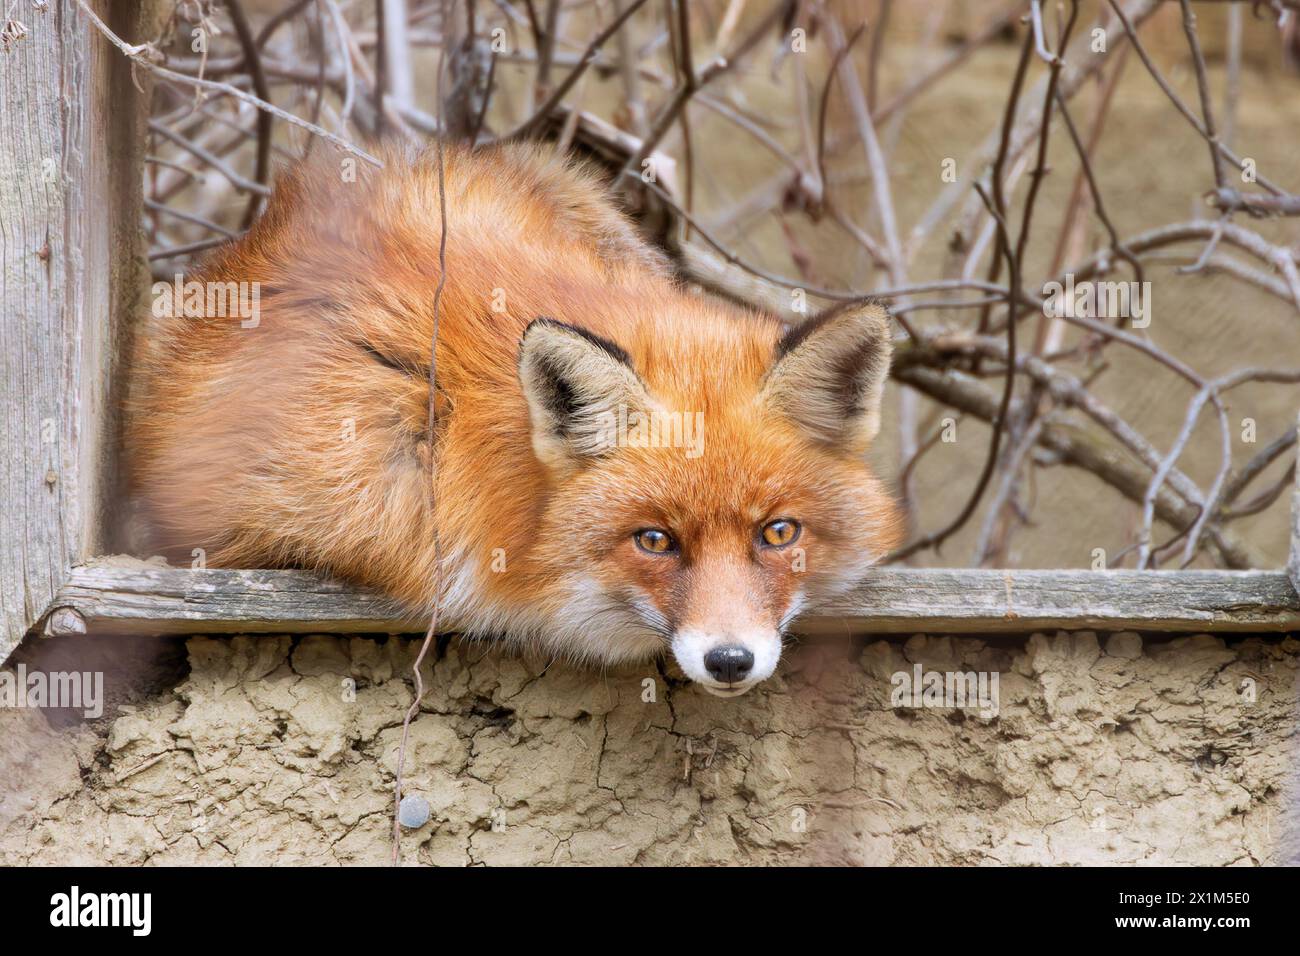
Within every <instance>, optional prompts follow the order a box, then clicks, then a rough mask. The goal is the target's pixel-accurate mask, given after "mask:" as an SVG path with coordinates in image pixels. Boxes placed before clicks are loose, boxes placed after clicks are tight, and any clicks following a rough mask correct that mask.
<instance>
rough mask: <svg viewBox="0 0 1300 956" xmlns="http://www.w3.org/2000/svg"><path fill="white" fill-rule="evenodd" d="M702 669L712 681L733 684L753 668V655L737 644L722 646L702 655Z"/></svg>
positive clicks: (746, 675)
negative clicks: (703, 668) (708, 674)
mask: <svg viewBox="0 0 1300 956" xmlns="http://www.w3.org/2000/svg"><path fill="white" fill-rule="evenodd" d="M704 667H705V669H706V670H708V672H709V673H710V674H712V675H713V679H714V680H717V681H720V682H721V683H723V684H734V683H736V682H737V681H742V680H744V679H745V678H746V677H748V676H749V672H750V671H751V670H753V668H754V654H753V652H752V651H750V650H749V649H748V648H745V647H741V646H740V645H739V644H723V645H722V646H721V647H715V648H713V650H711V651H709V653H707V654H705V655H704Z"/></svg>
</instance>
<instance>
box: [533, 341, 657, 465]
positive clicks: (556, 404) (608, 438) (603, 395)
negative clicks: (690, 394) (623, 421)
mask: <svg viewBox="0 0 1300 956" xmlns="http://www.w3.org/2000/svg"><path fill="white" fill-rule="evenodd" d="M519 382H520V384H521V385H522V386H523V391H524V398H525V399H527V401H528V415H529V418H530V420H531V422H532V428H533V451H534V452H535V453H536V455H537V457H538V459H539V460H540V461H541V462H542V464H544V465H546V466H547V467H548V468H551V469H553V470H560V471H567V470H571V469H572V468H574V467H576V466H577V465H578V464H579V463H580V462H581V461H582V460H583V459H586V458H592V457H595V456H598V455H601V454H604V453H605V452H607V451H609V450H610V449H611V448H613V447H614V441H615V438H616V435H617V432H616V426H617V422H618V416H619V410H620V406H622V407H623V408H624V409H627V410H632V411H636V412H644V411H647V410H649V409H650V407H651V404H652V403H651V399H650V396H649V394H648V393H647V392H646V388H645V384H644V383H643V382H642V381H641V379H640V377H639V376H638V375H637V374H636V372H635V371H634V370H633V369H632V360H631V358H630V357H629V356H628V354H627V353H626V352H625V351H623V350H622V349H621V348H619V347H618V346H617V345H615V344H614V343H613V342H610V341H609V340H608V339H604V338H601V337H600V336H599V335H596V334H595V333H593V332H588V331H587V330H586V329H580V328H578V327H577V326H574V325H568V324H566V323H564V322H557V321H555V320H554V319H535V320H534V321H533V322H531V323H529V325H528V328H526V329H525V330H524V336H523V339H522V340H521V341H520V343H519Z"/></svg>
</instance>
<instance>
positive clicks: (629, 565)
mask: <svg viewBox="0 0 1300 956" xmlns="http://www.w3.org/2000/svg"><path fill="white" fill-rule="evenodd" d="M736 324H741V325H746V326H747V327H746V328H745V329H744V330H743V331H741V332H739V333H737V332H734V331H729V332H726V333H718V334H719V335H721V336H722V339H721V340H719V339H718V338H716V337H715V338H713V339H709V337H708V333H704V334H703V338H702V339H701V338H700V337H699V334H698V333H696V338H695V339H694V340H693V341H694V344H693V345H692V343H691V342H687V343H683V342H682V341H681V339H682V338H683V335H682V332H681V330H682V326H681V324H680V323H678V324H677V325H676V326H672V325H662V326H660V327H658V328H657V329H656V328H655V327H654V326H653V324H652V325H651V328H650V330H649V331H648V332H647V331H645V330H644V329H642V330H641V331H639V332H637V333H635V334H636V336H637V339H638V340H637V341H635V342H629V343H627V346H628V347H626V348H625V347H624V344H623V343H618V342H613V341H609V340H607V339H605V338H604V337H602V336H600V335H597V334H594V333H593V332H591V331H588V330H585V329H582V328H578V327H575V326H573V325H568V324H565V323H561V322H556V321H553V320H549V319H538V320H536V321H534V322H532V323H531V324H530V325H529V326H528V328H527V329H526V331H525V332H524V334H523V337H522V340H521V343H520V350H519V378H520V383H521V385H522V389H523V393H524V396H525V399H526V401H527V405H528V413H529V419H530V424H531V430H532V445H533V451H534V452H535V454H536V456H537V458H538V460H539V461H540V462H541V463H542V465H543V467H544V469H545V470H546V472H547V473H548V476H549V479H550V484H551V488H550V492H549V494H548V495H547V496H546V499H545V504H544V505H543V507H542V513H541V514H540V516H539V518H538V521H537V524H536V528H537V537H536V540H535V544H536V548H535V552H534V553H535V559H536V560H537V561H538V562H539V567H540V568H541V569H542V570H543V572H544V574H545V575H547V576H548V577H550V579H551V580H554V581H562V582H563V586H562V588H561V589H560V590H561V591H562V596H561V597H560V598H558V599H557V600H558V602H559V606H558V607H557V609H556V613H557V614H558V615H559V616H561V617H563V618H564V619H565V621H566V626H567V627H568V629H569V630H570V631H572V630H574V629H575V628H580V629H581V630H582V632H583V635H584V636H583V637H582V638H581V639H582V640H584V641H587V642H593V641H594V642H598V647H595V648H593V647H591V646H590V645H589V646H587V647H586V648H583V650H585V651H586V652H587V653H588V654H591V655H592V656H596V657H599V658H601V659H604V660H607V661H614V660H621V659H628V658H632V657H639V656H646V655H647V652H649V653H655V652H659V651H662V650H664V649H671V651H672V654H673V656H674V657H675V658H676V660H677V663H678V664H679V665H680V667H681V669H682V670H683V671H684V672H685V673H686V675H687V676H688V677H690V678H691V679H692V680H694V681H696V682H698V683H700V684H702V685H703V686H704V687H705V688H706V689H708V690H709V691H711V692H712V693H715V694H718V695H720V696H736V695H739V694H743V693H744V692H746V691H747V690H749V689H750V688H752V687H753V686H754V685H756V684H757V683H759V682H760V681H762V680H764V679H765V678H767V677H769V676H770V675H771V674H772V672H773V670H774V669H775V668H776V665H777V662H778V660H779V658H780V656H781V648H782V638H783V634H784V632H785V631H786V629H787V628H788V626H789V625H790V623H791V622H792V621H793V620H794V618H795V617H796V616H797V615H798V614H799V612H800V611H801V610H802V609H804V608H805V607H808V606H810V605H815V604H816V603H818V602H821V601H824V600H826V599H827V598H829V597H831V596H833V595H835V594H837V593H841V592H843V591H845V590H847V589H848V588H850V587H851V586H852V585H854V584H855V583H856V582H858V581H859V580H860V579H861V578H862V577H863V574H864V572H865V571H866V569H867V568H868V567H870V566H871V565H872V564H873V563H874V562H875V561H877V560H878V559H879V558H880V557H881V556H882V555H884V554H885V553H886V552H888V551H889V550H890V549H891V548H892V547H894V546H895V545H896V544H897V542H898V536H899V532H900V528H899V525H900V522H899V520H898V511H897V508H896V505H895V504H894V502H893V500H892V498H891V497H890V495H889V494H888V493H887V491H886V490H885V489H884V487H883V486H882V484H881V483H880V482H879V481H878V480H877V479H876V478H875V476H874V475H873V474H872V472H871V471H870V469H869V468H868V466H867V464H866V461H865V453H866V451H867V449H868V447H869V445H870V444H871V442H872V440H873V439H874V438H875V436H876V433H877V431H878V430H879V428H880V405H881V395H882V391H883V388H884V381H885V378H886V375H887V373H888V369H889V360H890V336H889V323H888V317H887V314H886V313H885V311H884V309H882V308H880V307H878V306H874V305H871V306H866V307H863V306H858V307H856V308H852V309H842V310H838V311H833V312H830V313H827V314H825V315H823V316H821V317H819V318H816V319H813V320H811V321H809V322H807V323H805V324H803V325H800V326H798V327H796V328H794V329H792V330H790V331H788V332H785V333H784V334H782V331H781V328H780V326H779V325H778V324H777V323H775V322H766V321H765V322H762V323H736ZM674 330H676V335H675V337H674ZM629 334H632V333H629ZM656 337H657V338H656ZM633 355H635V356H636V358H635V359H634V358H633Z"/></svg>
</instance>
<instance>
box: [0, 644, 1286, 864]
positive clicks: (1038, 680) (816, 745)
mask: <svg viewBox="0 0 1300 956" xmlns="http://www.w3.org/2000/svg"><path fill="white" fill-rule="evenodd" d="M92 648H93V649H96V650H95V652H96V653H99V654H101V655H104V658H103V661H102V666H103V669H104V670H105V672H106V681H107V683H108V691H109V697H110V700H109V702H108V705H107V709H106V711H105V713H104V716H103V717H101V718H99V719H98V720H91V721H85V720H81V719H80V718H79V717H77V716H76V715H71V714H68V713H67V712H63V711H41V710H33V709H14V708H9V709H0V863H4V864H59V863H72V864H97V863H108V864H119V865H121V864H128V865H129V864H144V863H168V864H188V863H211V864H230V863H234V864H263V863H276V864H294V863H306V864H333V863H342V864H381V863H385V862H386V861H387V859H388V854H389V846H390V844H389V833H390V826H391V823H390V821H391V797H392V785H393V771H394V767H395V762H396V753H397V747H398V740H399V737H400V733H401V720H402V716H403V713H404V712H405V710H406V708H407V706H408V705H409V703H410V702H411V699H412V693H413V690H412V684H411V682H410V681H409V680H408V679H407V678H408V677H409V674H410V662H411V660H412V658H413V655H414V653H415V651H416V649H417V642H414V641H411V640H406V639H398V638H388V639H384V638H377V639H376V638H364V637H359V638H347V637H330V636H310V637H303V638H290V637H238V638H233V639H227V638H221V639H214V638H205V637H194V638H189V639H172V640H165V641H149V640H143V639H140V640H134V641H133V640H126V639H124V640H119V641H113V642H108V641H107V640H103V639H96V640H95V641H86V640H84V639H83V640H82V641H80V642H76V641H40V642H36V644H35V645H34V646H29V647H28V648H25V649H24V651H23V652H21V654H20V656H19V658H18V659H16V660H15V661H11V663H10V668H11V669H12V668H13V667H14V666H16V665H17V664H18V663H19V662H25V663H26V666H27V667H28V668H29V669H30V668H36V667H44V668H47V669H51V670H53V669H58V668H60V667H63V668H67V669H71V668H73V667H78V666H79V667H81V668H83V669H84V668H91V667H94V666H99V665H96V664H95V662H94V661H93V660H88V655H89V654H90V653H91V652H92V651H91V649H92ZM1298 662H1300V643H1298V642H1297V641H1296V640H1294V639H1293V638H1278V637H1267V638H1255V637H1248V638H1242V639H1232V640H1230V641H1228V642H1226V643H1225V641H1224V640H1221V639H1219V638H1217V637H1212V636H1208V635H1201V636H1197V637H1183V638H1175V639H1164V638H1151V639H1147V640H1145V641H1144V640H1143V639H1142V638H1140V637H1139V636H1137V635H1134V634H1123V635H1100V636H1099V635H1094V634H1092V633H1086V632H1085V633H1074V634H1064V633H1062V634H1057V635H1034V636H1032V637H1030V638H1028V639H1026V638H1025V637H1023V636H1020V637H1010V636H1008V637H997V638H987V639H980V640H976V639H971V638H949V637H937V638H936V637H925V636H916V637H913V638H911V639H908V640H903V639H899V640H871V641H868V642H866V643H864V644H859V645H857V646H856V647H854V648H845V647H839V648H831V647H829V646H823V645H806V646H803V647H799V648H795V649H794V650H793V651H791V652H790V653H789V655H788V659H787V660H786V662H785V663H784V664H783V666H782V668H781V670H780V671H779V672H778V674H777V676H776V677H775V678H773V679H772V680H771V681H769V682H768V683H767V684H765V685H763V686H761V687H760V688H758V689H757V690H756V691H754V692H751V693H750V694H749V695H747V696H745V697H742V698H739V699H737V700H720V699H717V698H713V697H710V696H708V695H707V694H705V693H703V692H702V691H701V690H699V689H698V688H696V687H694V686H692V685H690V684H689V683H686V682H684V681H682V680H681V679H680V675H674V673H673V672H671V671H668V672H665V671H664V670H663V669H662V668H660V667H659V666H657V665H647V666H643V667H639V668H630V669H624V670H620V671H617V672H611V673H605V674H601V673H597V672H594V671H581V670H576V669H572V668H569V667H567V666H565V665H563V664H559V663H555V664H552V665H550V666H549V667H547V666H546V662H545V661H529V660H525V659H518V658H512V657H509V656H506V655H504V654H501V653H498V652H497V651H494V650H492V649H490V648H488V647H486V646H484V645H472V644H457V643H453V644H451V645H450V646H449V647H447V648H446V649H445V650H444V652H443V653H442V655H441V656H440V657H439V658H438V659H437V660H436V661H432V662H430V663H428V664H427V665H426V673H425V684H426V688H427V696H426V698H425V701H424V706H423V709H422V711H421V713H420V714H419V716H418V717H417V719H416V720H415V721H414V722H413V723H412V726H411V737H410V744H409V747H408V752H407V757H406V792H407V793H414V794H419V795H420V796H422V797H424V798H425V799H426V800H427V802H428V804H429V806H430V808H431V810H432V816H431V819H430V820H429V822H428V823H426V824H425V825H424V826H423V827H420V828H419V829H416V830H409V831H406V832H405V833H404V835H403V844H402V855H403V860H404V861H405V862H407V863H416V862H418V863H423V864H437V865H453V866H460V865H466V864H474V863H485V864H547V863H581V864H631V863H639V864H671V865H690V864H756V863H764V864H792V863H850V864H858V863H862V864H990V863H1042V864H1063V863H1143V864H1173V863H1191V864H1208V865H1253V864H1271V863H1278V862H1283V859H1282V857H1283V856H1284V854H1285V853H1286V851H1285V850H1284V846H1285V845H1286V841H1287V834H1288V833H1289V832H1290V831H1289V830H1288V824H1289V808H1292V807H1294V806H1295V797H1296V795H1295V794H1294V793H1293V792H1292V791H1291V789H1290V788H1291V784H1292V776H1293V774H1294V772H1295V768H1296V762H1295V759H1296V749H1297V748H1296V736H1295V732H1296V714H1295V700H1296V678H1297V664H1298ZM916 663H920V664H921V665H922V666H923V668H924V669H926V670H935V671H971V670H974V671H986V672H993V671H996V672H997V673H998V675H999V691H1000V695H999V696H1000V709H999V713H998V715H997V716H996V717H992V718H985V717H981V716H979V715H978V714H976V713H975V712H973V711H963V710H956V709H952V708H947V709H945V708H918V709H894V708H892V707H891V702H890V694H891V691H892V689H893V685H892V684H891V676H892V675H894V674H895V673H897V672H900V671H908V672H910V671H912V669H913V666H914V664H916Z"/></svg>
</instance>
